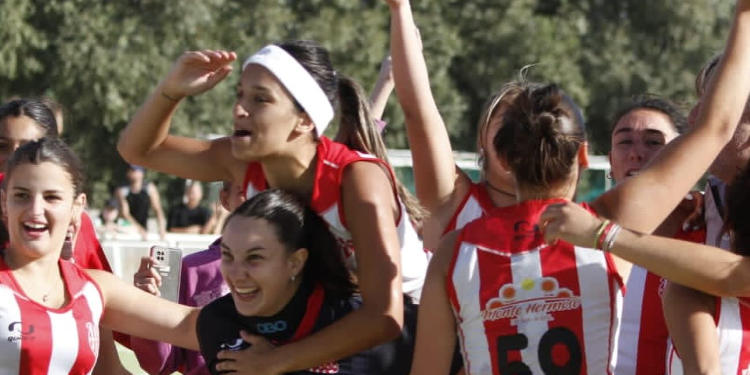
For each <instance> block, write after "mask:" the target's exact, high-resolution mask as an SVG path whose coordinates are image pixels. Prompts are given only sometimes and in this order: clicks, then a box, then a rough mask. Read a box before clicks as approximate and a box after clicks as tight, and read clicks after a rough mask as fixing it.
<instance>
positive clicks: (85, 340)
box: [70, 298, 99, 374]
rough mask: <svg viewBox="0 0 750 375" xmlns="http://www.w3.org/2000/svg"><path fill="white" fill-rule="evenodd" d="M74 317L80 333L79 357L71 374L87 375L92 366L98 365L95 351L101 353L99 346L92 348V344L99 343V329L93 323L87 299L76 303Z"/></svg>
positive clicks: (81, 299)
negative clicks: (93, 364)
mask: <svg viewBox="0 0 750 375" xmlns="http://www.w3.org/2000/svg"><path fill="white" fill-rule="evenodd" d="M73 316H74V317H75V321H76V330H77V331H78V355H77V356H76V361H75V362H74V363H73V367H72V368H71V369H70V373H71V374H85V373H88V372H89V371H90V370H91V364H92V363H96V357H97V354H96V353H94V351H97V352H98V351H99V345H98V344H96V345H95V346H92V343H98V342H99V337H98V336H99V327H98V326H95V325H93V324H92V323H91V322H93V321H94V317H92V316H91V308H90V307H89V304H88V301H87V300H86V299H85V298H80V299H78V300H77V301H76V302H75V305H73Z"/></svg>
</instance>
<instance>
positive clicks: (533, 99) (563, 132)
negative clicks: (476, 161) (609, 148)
mask: <svg viewBox="0 0 750 375" xmlns="http://www.w3.org/2000/svg"><path fill="white" fill-rule="evenodd" d="M584 142H586V130H585V124H584V120H583V114H582V112H581V110H580V108H579V107H578V106H577V105H576V104H575V103H574V102H573V100H572V99H571V98H570V97H568V95H566V94H565V93H564V92H563V91H562V90H561V89H560V88H559V87H557V85H555V84H546V85H539V84H528V85H527V86H526V87H525V88H524V89H523V91H522V92H521V93H519V94H518V95H516V96H515V97H514V98H513V100H512V101H511V102H509V103H508V105H507V107H506V108H505V113H504V114H503V125H502V127H501V128H500V130H499V131H498V132H497V134H496V135H495V139H494V140H493V144H494V146H495V149H496V151H497V153H498V155H500V156H501V157H502V158H504V159H505V160H506V162H507V163H508V165H509V166H510V169H511V170H512V171H513V174H514V175H515V177H516V181H517V182H518V184H519V186H522V187H524V188H529V189H534V190H548V189H549V188H551V187H552V186H553V185H555V184H557V183H559V182H562V181H563V180H564V179H565V178H566V177H567V176H569V175H570V173H571V168H572V167H573V163H574V161H575V159H576V156H577V154H578V149H579V147H580V146H581V144H583V143H584Z"/></svg>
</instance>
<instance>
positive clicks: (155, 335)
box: [86, 270, 200, 350]
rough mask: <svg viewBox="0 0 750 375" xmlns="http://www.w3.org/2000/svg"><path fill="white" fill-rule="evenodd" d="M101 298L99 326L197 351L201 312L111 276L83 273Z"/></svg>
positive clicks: (106, 273) (103, 273) (90, 272)
mask: <svg viewBox="0 0 750 375" xmlns="http://www.w3.org/2000/svg"><path fill="white" fill-rule="evenodd" d="M86 271H87V272H88V274H89V275H90V276H91V277H92V278H93V279H94V281H96V283H97V284H98V285H99V288H100V290H101V291H102V294H103V297H104V314H103V315H102V321H101V324H102V325H103V326H105V327H108V328H110V329H112V330H115V331H118V332H123V333H126V334H128V335H131V336H137V337H143V338H147V339H151V340H159V341H164V342H169V343H171V344H173V345H177V346H180V347H183V348H186V349H191V350H198V338H197V336H196V333H195V324H196V321H197V319H198V313H199V312H200V309H198V308H191V307H187V306H183V305H179V304H176V303H174V302H170V301H167V300H165V299H163V298H159V297H156V296H153V295H151V294H148V293H146V292H144V291H142V290H140V289H138V288H135V287H134V286H132V285H128V284H126V283H125V282H124V281H122V280H120V279H118V278H117V277H116V276H114V275H112V274H111V273H108V272H105V271H99V270H86Z"/></svg>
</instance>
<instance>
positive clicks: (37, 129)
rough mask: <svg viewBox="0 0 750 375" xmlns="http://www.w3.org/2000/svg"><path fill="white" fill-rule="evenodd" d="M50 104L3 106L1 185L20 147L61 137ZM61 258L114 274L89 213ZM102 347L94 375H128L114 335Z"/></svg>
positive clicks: (77, 223)
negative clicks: (121, 374) (10, 161)
mask: <svg viewBox="0 0 750 375" xmlns="http://www.w3.org/2000/svg"><path fill="white" fill-rule="evenodd" d="M48 103H49V101H44V100H38V99H32V98H22V99H14V100H11V101H8V102H6V103H4V104H3V105H2V106H0V182H1V181H2V180H3V178H4V172H5V164H6V162H7V160H8V158H10V156H11V155H12V154H13V152H14V151H15V150H16V149H18V147H20V146H21V145H23V144H25V143H28V142H31V141H34V140H37V139H39V138H42V137H57V136H59V133H58V131H59V130H60V129H61V128H62V127H61V125H60V121H61V120H62V114H61V113H60V115H59V116H58V114H57V113H55V111H53V110H52V108H50V107H49V104H48ZM58 109H59V106H58ZM0 233H2V235H0V237H2V238H3V239H2V240H0V241H2V242H5V241H7V233H6V228H5V226H0ZM60 256H61V257H63V258H64V259H68V260H71V261H73V262H75V263H76V264H77V265H78V266H80V267H81V268H93V269H100V270H105V271H110V272H111V271H112V270H111V268H110V266H109V262H108V261H107V257H106V256H105V254H104V250H103V249H102V245H101V244H100V243H99V240H98V239H97V237H96V232H95V231H94V225H93V223H92V222H91V218H90V217H89V215H88V214H87V213H86V212H85V211H82V212H81V215H79V216H78V217H76V218H74V220H73V221H72V222H71V226H70V227H69V228H68V232H67V234H66V236H65V242H64V244H63V250H62V252H61V254H60ZM101 344H102V345H101V353H100V355H101V359H102V360H101V361H99V362H97V363H98V366H97V368H96V370H95V372H94V373H95V374H97V373H104V374H115V373H126V371H125V369H124V368H123V367H122V364H121V363H120V359H119V357H118V356H117V351H116V349H115V346H114V342H113V339H112V333H111V332H107V331H103V332H102V338H101Z"/></svg>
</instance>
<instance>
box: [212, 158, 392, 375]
mask: <svg viewBox="0 0 750 375" xmlns="http://www.w3.org/2000/svg"><path fill="white" fill-rule="evenodd" d="M388 181H389V178H388V177H387V175H386V174H385V171H384V170H382V169H381V167H380V166H378V165H376V164H374V163H367V162H359V163H353V164H352V165H350V166H349V167H347V169H346V170H345V171H344V175H343V182H342V188H341V192H342V203H343V207H344V214H345V216H346V218H347V224H348V228H349V230H350V231H351V234H352V238H353V241H354V248H355V249H356V250H355V253H354V254H355V256H356V260H357V264H358V266H357V279H358V283H359V290H360V293H361V295H362V305H361V307H360V308H359V309H357V310H355V311H353V312H351V313H349V314H348V315H346V316H345V317H343V318H341V319H340V320H337V321H336V322H334V323H333V324H331V325H330V326H328V327H325V328H323V329H322V330H320V331H318V332H315V333H313V334H312V335H310V336H308V337H305V338H304V339H302V340H299V341H297V342H294V343H290V344H287V345H282V346H279V347H272V346H271V345H270V344H269V343H268V342H267V341H265V340H264V339H263V338H261V337H259V336H243V337H245V338H246V341H249V342H250V343H251V344H252V346H250V347H249V348H248V349H245V350H243V351H239V352H227V351H223V352H220V353H219V355H218V358H220V359H229V361H225V362H222V363H219V364H217V369H221V370H235V371H237V372H236V373H237V374H253V375H261V374H263V375H265V374H274V375H275V374H281V373H285V372H291V371H296V370H302V369H307V368H311V367H314V366H318V365H321V364H323V363H327V362H329V361H332V360H336V359H339V358H344V357H347V356H350V355H352V354H355V353H358V352H361V351H362V350H365V349H368V348H371V347H373V346H375V345H378V344H382V343H384V342H386V341H388V340H391V339H393V338H395V337H396V336H398V334H399V333H400V331H401V326H402V324H403V314H404V313H403V296H402V293H401V278H400V277H399V275H400V268H401V266H400V255H399V240H398V235H397V233H396V226H395V225H394V223H395V222H396V215H397V214H398V207H397V205H396V200H395V196H394V194H393V187H392V186H391V185H390V183H389V182H388Z"/></svg>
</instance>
